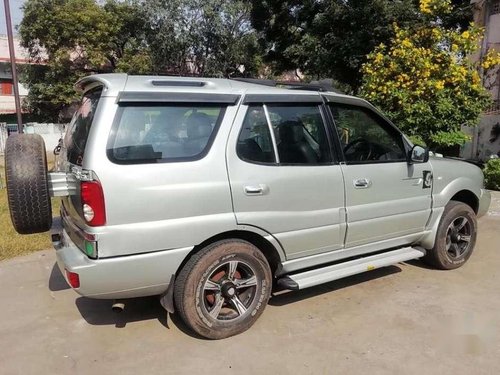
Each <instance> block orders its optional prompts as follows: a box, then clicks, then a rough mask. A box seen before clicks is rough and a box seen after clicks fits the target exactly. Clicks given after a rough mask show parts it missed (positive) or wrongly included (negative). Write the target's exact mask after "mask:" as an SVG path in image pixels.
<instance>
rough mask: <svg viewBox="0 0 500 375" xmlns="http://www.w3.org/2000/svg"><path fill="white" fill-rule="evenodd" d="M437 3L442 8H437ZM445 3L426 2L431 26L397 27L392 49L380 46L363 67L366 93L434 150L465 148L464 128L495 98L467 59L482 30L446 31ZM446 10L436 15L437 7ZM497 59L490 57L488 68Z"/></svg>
mask: <svg viewBox="0 0 500 375" xmlns="http://www.w3.org/2000/svg"><path fill="white" fill-rule="evenodd" d="M436 4H437V5H436ZM446 4H447V1H445V0H434V1H432V0H422V1H421V4H420V10H421V12H422V17H423V18H424V19H425V20H426V22H422V23H421V24H420V25H419V26H418V27H412V28H400V27H398V26H396V25H395V26H394V30H395V36H394V37H393V38H392V39H391V41H390V43H389V45H385V44H381V45H379V46H378V47H377V48H375V50H374V51H373V52H372V53H370V54H369V55H368V61H367V63H366V64H365V65H364V66H363V69H362V70H363V73H364V78H363V86H362V90H361V92H362V95H363V96H364V97H365V98H366V99H368V100H370V101H372V102H373V103H374V104H376V105H377V106H379V107H380V108H382V109H383V110H384V111H385V112H386V113H387V114H388V116H389V117H390V118H391V120H393V121H394V122H395V123H396V125H397V126H398V127H399V128H401V129H402V130H403V131H404V132H406V133H407V134H408V135H409V136H416V135H418V136H419V137H421V138H422V139H423V141H424V142H425V143H426V144H428V145H429V146H431V147H443V146H453V145H462V144H463V143H464V142H465V141H467V140H468V138H467V136H466V135H465V134H464V133H462V132H461V126H462V125H467V126H475V125H476V124H477V122H478V120H479V115H480V114H481V112H482V111H483V110H484V108H485V107H486V106H487V105H488V104H489V103H490V101H491V99H490V97H489V95H488V93H487V92H486V90H485V89H484V88H483V86H482V85H481V80H480V78H479V73H478V68H479V67H478V66H477V65H474V64H472V63H471V61H470V60H469V59H468V58H467V56H470V55H471V54H473V53H474V52H475V51H476V49H477V48H478V46H479V43H478V41H479V39H480V38H481V36H482V32H483V30H482V29H480V28H477V27H475V26H474V25H471V26H470V27H469V29H468V30H466V31H461V30H458V29H451V30H450V29H446V28H444V27H443V25H442V24H441V22H440V19H441V18H442V17H443V16H444V15H446V14H448V13H449V8H447V6H446ZM434 6H435V7H436V9H438V10H441V12H440V13H439V12H438V13H433V11H432V9H434ZM496 60H497V58H496V57H495V56H494V55H491V54H489V55H488V65H494V64H495V63H496Z"/></svg>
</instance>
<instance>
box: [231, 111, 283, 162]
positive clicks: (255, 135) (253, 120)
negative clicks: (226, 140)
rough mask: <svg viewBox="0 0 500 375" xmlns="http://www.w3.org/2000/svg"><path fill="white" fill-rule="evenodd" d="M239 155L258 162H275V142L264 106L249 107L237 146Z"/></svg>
mask: <svg viewBox="0 0 500 375" xmlns="http://www.w3.org/2000/svg"><path fill="white" fill-rule="evenodd" d="M236 151H237V154H238V156H239V157H240V158H241V159H243V160H247V161H252V162H257V163H274V162H275V161H276V158H275V156H274V150H273V142H272V140H271V133H270V132H269V126H268V124H267V121H266V115H265V113H264V109H263V107H262V106H250V107H249V108H248V111H247V114H246V116H245V120H244V121H243V126H242V128H241V132H240V135H239V137H238V145H237V147H236Z"/></svg>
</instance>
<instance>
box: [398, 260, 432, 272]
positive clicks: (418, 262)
mask: <svg viewBox="0 0 500 375" xmlns="http://www.w3.org/2000/svg"><path fill="white" fill-rule="evenodd" d="M405 263H408V264H409V265H411V266H414V267H418V268H423V269H426V270H434V271H439V270H438V269H437V268H435V267H432V266H429V265H427V264H425V263H424V262H423V261H422V260H420V259H412V260H408V261H406V262H405Z"/></svg>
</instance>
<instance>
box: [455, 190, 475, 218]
mask: <svg viewBox="0 0 500 375" xmlns="http://www.w3.org/2000/svg"><path fill="white" fill-rule="evenodd" d="M451 201H458V202H462V203H465V204H466V205H468V206H469V207H470V208H472V210H473V211H474V213H476V214H477V211H478V209H479V198H478V197H477V196H476V194H474V193H473V192H472V191H470V190H466V189H464V190H460V191H459V192H457V193H456V194H455V195H453V196H452V197H451V198H450V200H449V201H448V203H449V202H451Z"/></svg>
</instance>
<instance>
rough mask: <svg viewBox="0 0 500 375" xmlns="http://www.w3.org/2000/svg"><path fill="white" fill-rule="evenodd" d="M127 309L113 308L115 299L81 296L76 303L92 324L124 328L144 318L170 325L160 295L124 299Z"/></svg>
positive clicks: (86, 319)
mask: <svg viewBox="0 0 500 375" xmlns="http://www.w3.org/2000/svg"><path fill="white" fill-rule="evenodd" d="M123 301H124V303H125V309H124V310H123V311H122V312H119V313H117V312H114V311H113V310H111V305H112V303H113V300H109V299H91V298H85V297H80V298H77V299H76V301H75V305H76V307H77V309H78V311H79V312H80V315H81V316H82V318H83V319H85V321H86V322H87V323H88V324H91V325H97V326H100V325H114V326H115V327H116V328H124V327H125V326H126V325H127V323H133V322H138V321H144V320H153V319H155V320H158V321H159V322H160V323H161V324H162V325H163V326H164V327H166V328H169V327H168V319H167V312H166V311H165V310H164V309H163V307H162V306H161V305H160V301H159V299H158V297H155V296H153V297H143V298H131V299H127V300H123Z"/></svg>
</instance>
